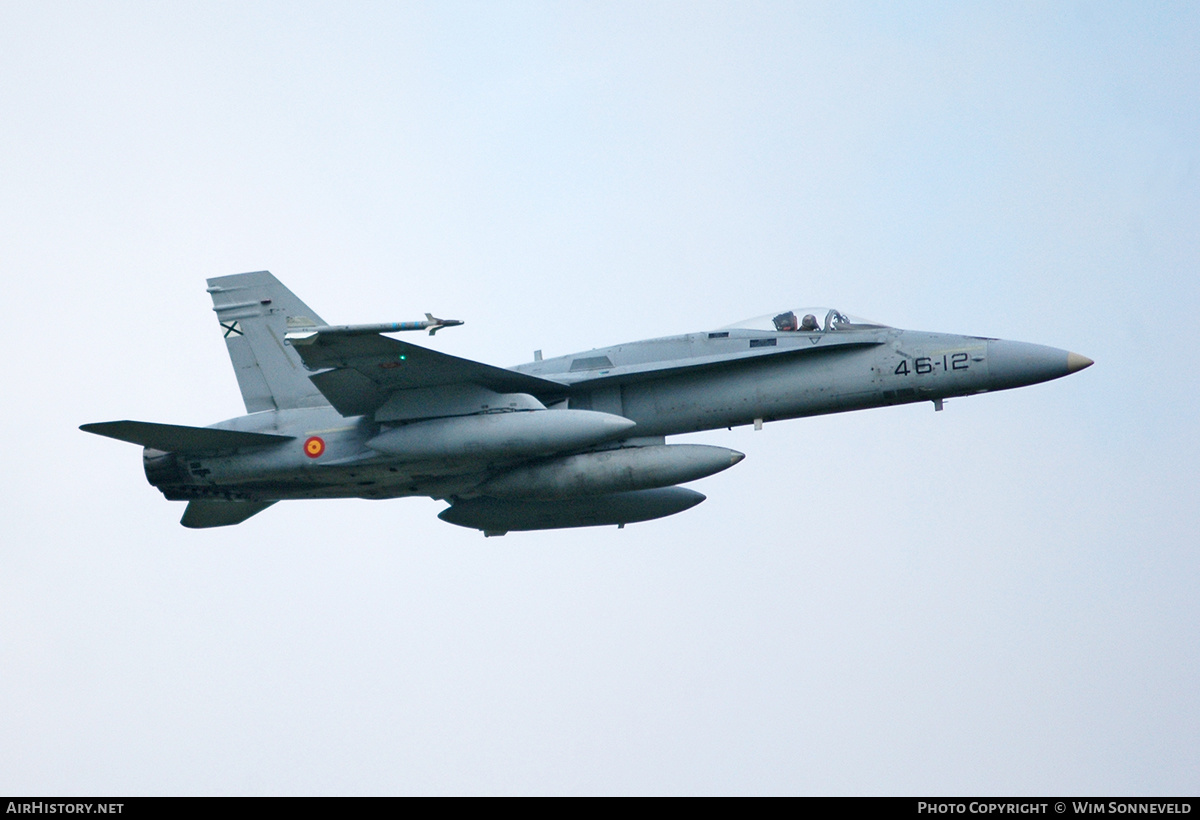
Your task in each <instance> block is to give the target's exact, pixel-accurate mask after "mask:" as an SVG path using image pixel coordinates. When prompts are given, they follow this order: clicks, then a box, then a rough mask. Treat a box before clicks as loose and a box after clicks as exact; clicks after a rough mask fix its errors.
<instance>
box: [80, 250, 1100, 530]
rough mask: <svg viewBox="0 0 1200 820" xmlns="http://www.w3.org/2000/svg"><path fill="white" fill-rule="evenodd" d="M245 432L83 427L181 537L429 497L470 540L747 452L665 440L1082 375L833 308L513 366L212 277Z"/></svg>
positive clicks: (619, 505) (634, 518)
mask: <svg viewBox="0 0 1200 820" xmlns="http://www.w3.org/2000/svg"><path fill="white" fill-rule="evenodd" d="M208 292H209V293H210V294H211V295H212V300H213V310H215V311H216V314H217V320H218V322H219V328H220V332H221V335H222V336H223V337H224V339H225V345H226V347H227V349H228V351H229V358H230V359H231V360H232V362H233V368H234V372H235V373H236V374H237V380H238V386H239V387H240V388H241V392H242V398H243V400H244V401H245V404H246V412H247V413H248V415H245V416H240V417H238V418H234V419H229V420H227V421H222V422H218V423H217V424H213V425H210V426H208V427H185V426H180V425H172V424H158V423H154V422H144V421H128V420H126V421H109V422H100V423H96V424H85V425H83V426H82V427H81V428H80V429H82V430H84V431H86V432H89V433H96V434H98V435H102V436H108V437H109V438H115V439H119V440H121V441H126V442H130V443H133V444H139V445H141V446H142V447H144V448H145V449H144V451H143V456H142V458H143V464H144V467H145V472H146V478H147V479H148V480H149V482H150V484H151V485H153V486H155V487H157V488H158V489H159V490H161V491H162V493H163V495H164V496H166V497H167V498H168V499H170V500H172V501H187V502H188V505H187V509H186V510H185V512H184V514H183V518H182V520H181V521H180V523H181V524H183V526H185V527H193V528H203V527H222V526H228V525H231V524H239V523H241V522H242V521H245V520H246V519H247V518H249V517H250V516H252V515H255V514H256V513H259V512H261V511H263V510H265V509H266V508H267V507H270V506H271V505H272V504H274V503H276V502H277V501H282V500H289V499H314V498H371V499H383V498H401V497H404V496H430V497H432V498H436V499H442V500H445V501H447V502H449V506H448V507H447V508H446V509H445V510H443V511H442V512H441V514H440V515H439V516H438V517H439V518H441V519H442V520H443V521H447V522H449V523H451V524H457V525H459V526H462V527H469V528H473V529H477V530H482V531H483V533H484V535H503V534H505V533H506V532H509V531H521V530H544V529H559V528H568V527H592V526H601V525H616V526H618V527H623V526H624V525H626V524H629V523H633V522H639V521H649V520H651V519H656V518H663V517H665V516H668V515H674V514H676V513H680V512H683V511H684V510H687V509H689V508H691V507H694V506H695V505H697V504H699V503H700V502H701V501H703V500H704V496H703V495H701V494H700V493H698V492H696V491H694V490H690V489H687V488H685V487H680V486H677V485H679V484H683V483H687V482H690V481H695V480H697V479H700V478H704V477H706V476H710V475H713V474H714V473H718V472H720V471H722V470H725V469H728V468H729V467H732V466H733V465H735V464H737V463H738V462H739V461H741V460H742V458H743V457H744V456H743V454H742V453H739V452H737V451H736V450H731V449H728V448H725V447H715V446H710V445H702V444H668V443H667V438H668V437H670V436H676V435H680V434H683V433H694V432H698V431H701V430H714V429H718V428H722V427H728V428H732V427H734V426H740V425H754V427H755V428H756V429H760V428H761V427H762V425H763V424H765V423H767V422H772V421H780V420H783V419H793V418H800V417H803V416H813V415H820V414H823V413H841V412H846V411H849V410H864V409H867V408H871V407H884V406H888V405H894V404H907V403H910V402H918V401H927V402H932V403H933V405H934V407H935V408H936V409H938V410H940V409H942V401H943V400H944V399H947V398H950V397H955V396H970V395H973V394H975V393H986V392H989V391H992V390H1007V389H1010V388H1014V387H1023V386H1025V385H1030V384H1036V383H1038V382H1044V381H1048V380H1050V379H1057V378H1059V377H1061V376H1066V375H1067V374H1069V373H1074V372H1076V371H1078V370H1082V369H1083V368H1085V367H1088V366H1089V365H1091V364H1092V360H1091V359H1089V358H1087V357H1085V356H1081V355H1079V354H1077V353H1070V352H1067V351H1065V350H1058V349H1056V348H1053V347H1045V346H1042V345H1036V344H1026V343H1024V342H1010V341H1004V340H1001V339H992V338H987V337H983V336H958V335H952V334H947V333H927V332H923V331H914V330H900V329H898V328H894V327H889V326H887V325H883V324H879V323H877V322H871V321H867V320H865V319H859V318H855V317H853V316H851V315H849V314H845V313H842V312H841V311H839V310H836V309H829V308H805V309H800V310H785V311H782V312H778V313H774V314H767V315H766V316H763V317H761V318H760V319H756V320H749V321H746V322H742V323H740V324H735V325H730V326H728V327H724V328H720V329H718V330H711V331H704V332H700V333H689V334H686V335H683V336H669V337H664V338H659V339H649V340H646V341H639V342H632V343H628V344H621V345H616V346H614V347H604V348H597V349H595V350H589V351H586V352H583V353H577V354H573V355H570V356H560V357H556V358H550V359H543V358H542V356H541V355H540V353H538V354H535V361H533V362H530V363H528V364H523V365H518V366H516V367H511V368H503V367H495V366H492V365H488V364H483V363H480V362H475V361H471V360H468V359H462V358H458V357H456V356H450V355H447V354H445V353H439V352H437V351H435V350H431V349H429V348H427V347H423V346H420V345H416V344H412V343H409V342H406V341H401V340H399V339H395V338H392V337H390V336H386V335H384V334H387V333H395V332H401V331H407V330H428V331H429V333H430V334H431V335H432V334H433V333H435V332H437V331H438V330H440V329H442V328H447V327H453V326H455V325H459V324H462V322H460V321H458V320H443V319H438V318H435V317H434V316H432V315H430V314H428V313H427V314H425V317H426V319H425V321H423V322H422V321H417V322H392V323H385V324H373V325H329V324H326V323H325V322H324V320H322V319H321V318H320V317H319V316H318V315H317V314H316V313H314V312H313V311H312V309H310V308H309V307H308V306H307V305H305V304H304V303H303V302H301V301H300V300H299V299H298V298H297V297H296V296H295V295H294V294H293V293H292V292H291V291H290V290H288V289H287V288H286V287H284V286H283V284H282V283H280V282H279V280H277V279H276V278H275V277H274V276H272V275H271V274H270V273H268V272H266V271H259V272H257V273H242V274H237V275H234V276H222V277H218V278H215V279H209V280H208Z"/></svg>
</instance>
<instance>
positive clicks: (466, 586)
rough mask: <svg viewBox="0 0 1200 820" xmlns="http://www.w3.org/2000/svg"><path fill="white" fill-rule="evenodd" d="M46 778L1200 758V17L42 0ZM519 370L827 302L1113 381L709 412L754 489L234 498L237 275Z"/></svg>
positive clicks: (1084, 10) (16, 556)
mask: <svg viewBox="0 0 1200 820" xmlns="http://www.w3.org/2000/svg"><path fill="white" fill-rule="evenodd" d="M0 77H3V82H0V115H2V117H0V122H2V123H3V125H0V223H2V224H3V226H4V235H3V236H4V238H3V241H2V242H0V272H2V274H3V282H4V285H5V288H6V292H7V298H8V311H7V313H8V321H7V327H8V329H9V331H10V332H9V333H8V335H7V338H8V341H9V356H8V364H7V371H6V378H5V385H6V386H5V390H4V396H5V400H4V402H3V404H2V405H0V408H2V409H0V412H3V416H4V422H5V425H4V426H5V429H7V430H8V436H7V441H6V445H5V448H4V456H3V465H4V469H3V470H2V471H0V498H3V499H4V500H3V511H4V516H3V524H0V535H2V542H3V547H2V549H0V561H2V563H0V570H2V571H0V792H7V793H13V792H21V793H32V794H38V793H55V794H110V793H123V794H161V793H167V794H170V793H189V794H208V793H218V794H223V793H266V794H275V793H427V792H434V793H447V792H449V793H460V792H466V793H523V792H537V793H580V792H584V793H609V792H621V793H623V792H634V793H664V792H665V793H679V792H683V793H693V792H697V793H709V792H717V793H838V794H844V793H852V794H857V793H884V794H892V793H900V794H905V793H922V794H938V793H988V794H1026V793H1029V794H1039V793H1060V794H1063V793H1081V794H1082V793H1103V794H1109V793H1119V794H1125V793H1128V794H1169V793H1183V794H1193V795H1194V794H1196V793H1197V791H1200V742H1198V741H1200V702H1198V699H1197V696H1196V693H1197V692H1198V691H1200V604H1198V603H1197V597H1196V590H1197V588H1198V582H1200V555H1198V552H1200V551H1198V549H1197V547H1198V543H1197V542H1198V540H1200V539H1198V536H1197V531H1198V526H1200V512H1198V509H1200V493H1198V492H1197V468H1196V464H1197V461H1198V459H1200V436H1198V431H1197V423H1196V406H1197V399H1198V398H1200V368H1197V367H1196V364H1195V362H1194V360H1193V355H1192V351H1193V350H1194V349H1195V338H1194V336H1195V326H1196V325H1195V322H1196V316H1197V308H1198V307H1200V298H1198V296H1200V285H1198V282H1197V276H1196V271H1197V266H1198V263H1200V148H1198V147H1197V146H1198V143H1197V135H1198V134H1200V6H1197V5H1196V4H1194V3H1178V4H1169V3H1154V4H1146V3H1128V4H1102V3H1093V2H1087V3H1079V4H1072V3H1065V2H1064V3H1033V4H1017V3H1003V4H998V5H989V4H983V3H969V4H963V3H947V4H907V3H906V4H900V5H896V4H883V5H876V4H858V5H852V4H847V3H844V2H836V3H831V4H828V5H825V4H820V3H815V2H814V3H808V2H806V3H800V4H797V3H746V2H738V3H727V4H713V3H707V4H706V3H695V2H689V3H628V4H626V3H589V4H578V3H577V4H572V3H559V2H554V3H544V4H529V3H506V4H494V3H479V4H462V3H458V4H454V3H436V4H433V3H430V4H399V3H378V4H368V3H358V4H344V3H331V4H316V3H296V2H289V3H277V4H275V3H256V4H247V3H208V4H203V5H196V4H189V5H181V4H161V3H145V4H128V3H103V4H96V3H55V4H46V3H34V2H5V3H3V4H0ZM259 269H269V270H271V271H272V272H273V273H275V275H276V276H278V277H279V278H280V279H282V280H283V281H284V282H286V283H287V284H288V285H289V286H290V287H291V288H292V289H293V290H294V291H295V292H296V293H297V294H298V295H299V296H300V297H301V298H302V299H304V300H306V301H307V302H308V303H309V304H310V305H312V306H313V307H314V308H315V309H316V310H317V311H319V312H320V313H321V314H322V315H323V317H324V318H325V319H327V320H329V321H332V322H339V323H342V322H372V321H390V320H404V319H413V318H419V317H420V316H421V314H423V313H424V312H425V311H433V312H435V313H437V314H438V315H444V316H453V317H457V318H462V319H466V320H467V324H466V325H465V326H464V327H462V328H457V329H455V330H453V331H447V332H445V333H443V334H439V335H438V336H437V337H436V338H435V339H433V340H428V339H426V341H427V342H428V343H429V344H430V345H431V346H433V347H435V348H436V349H438V350H443V351H446V352H450V353H454V354H456V355H462V356H468V357H472V358H478V359H481V360H484V361H487V362H491V363H494V364H514V363H517V362H521V361H526V360H528V359H529V358H531V355H532V351H533V350H534V349H535V348H541V349H544V350H545V351H546V354H547V355H560V354H564V353H568V352H573V351H576V350H581V349H587V348H590V347H594V346H598V345H605V344H614V343H618V342H623V341H629V340H633V339H638V338H644V337H648V336H656V335H665V334H669V333H677V332H687V331H693V330H703V329H709V328H712V327H716V326H720V325H724V324H728V323H730V322H733V321H736V320H739V319H741V318H744V317H746V316H753V315H759V314H763V313H767V312H769V311H773V310H776V309H779V308H781V307H790V306H796V305H803V304H834V305H836V306H838V307H840V308H842V309H843V310H845V311H849V312H852V313H856V314H860V315H864V316H869V317H871V318H874V319H877V320H879V321H883V322H886V323H889V324H893V325H897V326H900V327H909V328H919V329H925V330H944V331H951V332H963V333H977V334H984V335H993V336H1000V337H1004V338H1010V339H1019V340H1022V341H1030V342H1039V343H1043V344H1050V345H1054V346H1057V347H1063V348H1068V349H1071V350H1075V351H1078V352H1080V353H1083V354H1085V355H1088V356H1090V357H1092V358H1094V359H1095V360H1096V365H1095V366H1094V367H1092V368H1091V369H1089V370H1087V371H1085V372H1083V373H1080V374H1077V375H1074V376H1072V377H1070V378H1068V379H1064V380H1062V381H1058V382H1052V383H1049V384H1044V385H1039V386H1035V387H1031V388H1026V389H1023V390H1018V391H1013V392H1007V393H997V394H991V395H987V396H981V397H977V398H972V399H970V400H956V401H951V402H947V405H946V411H945V412H943V413H938V414H935V413H934V412H933V410H932V408H931V407H930V406H929V405H928V404H925V405H914V406H908V407H901V408H891V409H885V410H876V411H871V412H866V413H857V414H846V415H840V416H831V417H825V418H819V419H810V420H800V421H793V422H782V423H778V424H771V425H768V426H767V427H766V429H765V430H763V431H762V432H758V433H754V432H752V431H750V430H735V431H733V432H724V431H722V432H719V433H708V434H703V435H697V436H691V437H687V438H686V439H681V440H694V441H699V442H708V443H713V444H719V445H724V446H729V447H734V448H736V449H739V450H742V451H743V452H745V453H746V454H747V456H748V457H747V459H746V460H745V461H744V462H743V463H742V464H740V465H738V467H736V468H735V469H733V470H730V471H728V472H725V473H722V474H720V475H718V476H715V477H712V478H710V479H706V480H704V481H701V482H697V483H696V484H694V485H692V486H694V487H695V488H696V489H699V490H701V491H702V492H704V493H706V494H707V495H708V496H709V499H708V501H706V502H705V503H704V504H702V505H700V506H699V507H697V508H696V509H694V510H692V511H690V512H687V513H684V514H682V515H680V516H677V517H673V518H667V519H663V520H661V521H656V522H650V523H646V524H639V525H633V526H630V527H628V528H626V529H624V530H621V531H617V530H616V529H613V528H605V529H595V530H577V531H565V532H547V533H532V534H513V535H509V536H507V537H505V538H501V539H487V540H485V539H484V538H483V537H482V536H480V535H479V534H478V533H477V532H474V531H468V530H463V529H459V528H456V527H452V526H449V525H446V524H443V523H441V522H439V521H437V520H436V518H435V515H436V513H437V512H438V511H439V510H440V509H441V508H442V507H443V506H444V505H443V504H441V503H439V502H434V501H431V500H428V499H411V500H400V501H390V502H366V501H324V502H320V501H319V502H308V503H299V502H296V503H285V504H280V505H278V506H277V507H274V508H272V509H271V510H269V511H267V512H266V513H264V514H262V515H260V516H258V517H256V518H254V519H251V520H250V521H248V522H247V523H245V524H243V525H240V526H238V527H236V528H232V529H226V530H215V531H202V532H192V531H187V530H184V529H183V528H181V527H180V526H179V524H178V519H179V516H180V515H181V514H182V505H180V504H171V503H168V502H166V501H164V500H163V499H162V498H161V496H160V495H159V494H158V493H157V492H156V491H155V490H154V489H153V488H151V487H149V486H148V485H147V484H146V483H145V481H144V478H143V476H142V473H141V465H140V452H139V451H138V449H137V448H136V447H132V446H126V445H122V444H120V443H117V442H113V441H108V440H104V439H100V438H97V437H93V436H88V435H85V434H83V433H81V432H79V431H78V430H77V429H76V427H77V426H78V425H79V424H81V423H85V422H90V421H103V420H110V419H120V418H136V419H145V420H152V421H162V422H174V423H181V424H208V423H211V422H213V421H217V420H219V419H222V418H227V417H230V416H235V415H238V414H240V413H241V412H242V407H241V401H240V398H239V394H238V390H237V385H236V382H235V380H234V377H233V373H232V370H231V368H230V366H229V362H228V359H227V356H226V353H225V350H224V345H223V344H221V340H220V334H219V332H218V331H219V328H218V326H217V323H216V320H215V317H214V315H213V313H212V312H211V310H210V302H209V299H208V296H207V294H205V292H204V279H205V278H206V277H210V276H218V275H224V274H229V273H236V272H241V271H248V270H259Z"/></svg>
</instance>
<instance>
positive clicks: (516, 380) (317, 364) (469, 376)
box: [294, 333, 567, 416]
mask: <svg viewBox="0 0 1200 820" xmlns="http://www.w3.org/2000/svg"><path fill="white" fill-rule="evenodd" d="M294 348H295V350H296V352H297V353H298V354H300V359H301V360H302V361H303V362H304V366H305V367H307V368H308V369H309V370H319V371H323V372H319V373H315V374H313V375H312V376H310V377H309V378H310V379H312V382H313V384H315V385H316V386H317V389H318V390H320V391H321V393H323V394H324V396H325V398H326V399H328V400H329V403H330V404H332V405H333V406H334V408H335V409H336V410H337V411H338V412H339V413H341V414H342V415H343V416H360V415H368V414H370V413H374V412H375V411H376V410H377V409H379V408H380V407H381V406H382V405H383V404H384V403H385V402H386V401H387V400H388V398H389V397H390V396H391V395H392V393H394V392H395V391H397V390H409V389H413V388H419V387H443V386H447V385H456V384H471V385H478V386H480V387H484V388H487V389H488V390H492V391H495V392H496V393H529V394H531V395H533V396H536V397H538V398H541V397H543V396H560V395H565V394H566V392H567V387H566V385H564V384H562V383H561V382H555V381H550V380H549V379H542V378H538V377H537V376H530V375H528V374H526V373H518V372H516V371H514V370H506V369H505V368H503V367H494V366H492V365H490V364H483V363H482V362H474V361H471V360H470V359H460V358H458V357H457V356H451V355H449V354H447V353H439V352H437V351H436V350H430V349H429V348H426V347H421V346H419V345H414V344H410V343H409V342H402V341H400V340H399V339H392V338H390V337H388V336H383V335H380V334H378V333H363V334H358V333H320V334H318V335H317V336H316V338H314V339H311V340H305V341H304V342H303V343H296V344H294Z"/></svg>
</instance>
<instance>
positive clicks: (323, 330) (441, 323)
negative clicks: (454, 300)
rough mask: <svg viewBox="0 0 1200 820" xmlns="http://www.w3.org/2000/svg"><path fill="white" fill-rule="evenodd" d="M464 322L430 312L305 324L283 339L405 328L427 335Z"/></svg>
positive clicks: (310, 339) (300, 341)
mask: <svg viewBox="0 0 1200 820" xmlns="http://www.w3.org/2000/svg"><path fill="white" fill-rule="evenodd" d="M461 324H464V323H463V321H462V320H461V319H439V318H437V317H436V316H434V315H433V314H432V313H426V314H425V321H423V322H380V323H377V324H371V325H307V326H304V327H297V328H296V329H294V330H289V331H288V332H287V333H285V334H284V337H283V338H284V340H285V341H287V342H288V343H289V344H293V345H305V344H312V343H313V342H315V341H316V340H317V337H318V336H355V335H364V334H368V333H402V332H404V331H406V330H428V331H429V335H430V336H432V335H433V334H435V333H437V332H438V331H439V330H441V329H442V328H444V327H457V326H458V325H461Z"/></svg>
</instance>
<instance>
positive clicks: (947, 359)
mask: <svg viewBox="0 0 1200 820" xmlns="http://www.w3.org/2000/svg"><path fill="white" fill-rule="evenodd" d="M968 358H970V357H969V356H967V354H966V353H947V354H945V355H944V356H942V359H941V361H938V360H937V359H932V358H930V357H929V356H919V357H917V358H916V359H913V361H912V368H911V369H910V368H909V366H908V359H902V360H901V361H900V364H898V365H896V371H895V372H896V375H897V376H907V375H909V374H910V373H916V374H917V375H918V376H924V375H925V374H926V373H932V372H933V368H934V365H938V364H940V365H941V366H942V371H943V372H947V373H948V372H950V371H951V370H967V369H969V368H970V365H969V364H967V359H968Z"/></svg>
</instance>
